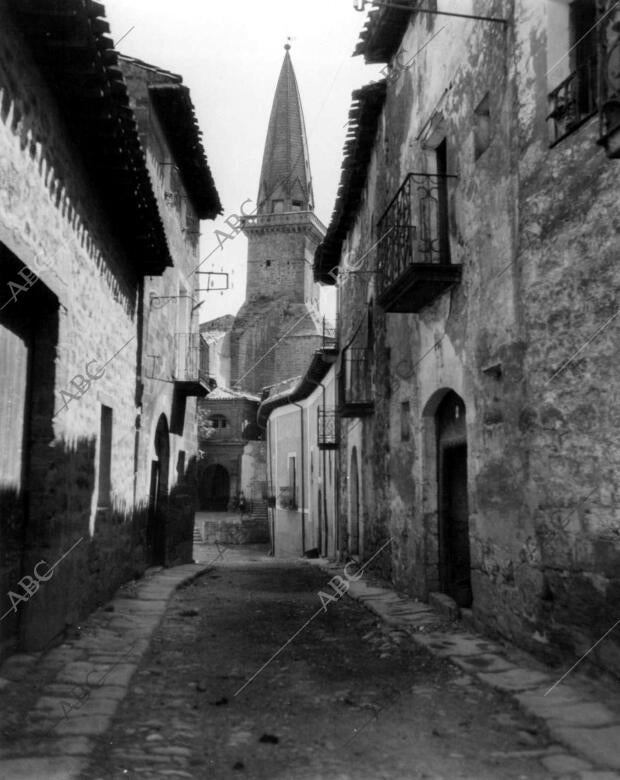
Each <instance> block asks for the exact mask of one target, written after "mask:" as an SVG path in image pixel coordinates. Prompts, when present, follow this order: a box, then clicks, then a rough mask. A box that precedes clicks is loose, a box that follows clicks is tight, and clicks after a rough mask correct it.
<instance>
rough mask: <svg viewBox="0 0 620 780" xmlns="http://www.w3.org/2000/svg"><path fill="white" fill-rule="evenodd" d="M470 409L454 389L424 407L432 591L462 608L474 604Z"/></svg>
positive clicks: (441, 392) (425, 520) (426, 515)
mask: <svg viewBox="0 0 620 780" xmlns="http://www.w3.org/2000/svg"><path fill="white" fill-rule="evenodd" d="M466 421H467V411H466V406H465V402H464V401H463V399H462V398H461V397H460V396H459V395H458V394H457V393H456V392H454V390H452V389H451V388H446V387H444V388H440V389H439V390H437V391H436V392H434V393H433V395H432V396H431V397H430V398H429V400H428V401H427V403H426V405H425V406H424V410H423V415H422V422H423V475H422V504H423V511H422V515H423V523H424V538H425V546H426V582H427V588H428V590H429V591H434V590H439V591H441V592H443V593H447V594H448V595H450V596H451V597H452V598H454V600H455V601H456V602H457V604H459V606H462V607H469V606H470V605H471V601H472V591H471V580H470V549H469V544H470V542H469V515H468V512H469V510H468V503H469V502H468V481H467V425H466Z"/></svg>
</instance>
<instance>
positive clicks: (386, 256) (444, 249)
mask: <svg viewBox="0 0 620 780" xmlns="http://www.w3.org/2000/svg"><path fill="white" fill-rule="evenodd" d="M454 178H456V177H455V176H451V175H449V174H430V173H409V174H408V175H407V177H406V178H405V181H404V182H403V183H402V185H401V187H400V189H399V190H398V192H397V193H396V195H395V196H394V197H393V198H392V201H391V203H390V205H389V206H388V207H387V209H386V210H385V212H384V214H383V215H382V217H381V219H380V220H379V221H378V223H377V234H378V236H379V237H380V240H379V243H378V247H377V254H378V259H377V270H378V276H377V285H378V296H377V302H378V303H379V305H380V306H382V307H383V308H384V309H385V311H387V312H406V313H417V312H419V311H421V309H423V308H424V307H425V306H428V305H430V304H431V303H432V302H433V301H434V300H435V299H436V298H438V297H439V296H440V295H442V294H443V293H444V292H445V291H446V290H447V289H449V288H450V287H451V286H452V285H453V284H457V283H458V282H459V281H460V280H461V266H460V265H452V264H451V263H450V242H449V229H448V184H449V182H450V180H451V179H454Z"/></svg>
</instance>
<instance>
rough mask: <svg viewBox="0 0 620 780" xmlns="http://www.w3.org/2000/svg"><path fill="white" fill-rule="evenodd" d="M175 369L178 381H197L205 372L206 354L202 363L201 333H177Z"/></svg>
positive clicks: (175, 340)
mask: <svg viewBox="0 0 620 780" xmlns="http://www.w3.org/2000/svg"><path fill="white" fill-rule="evenodd" d="M174 346H175V370H174V378H175V379H176V380H177V381H178V382H196V381H198V380H199V378H200V376H201V374H204V368H205V366H204V356H203V364H202V365H201V359H200V358H201V356H200V333H175V335H174Z"/></svg>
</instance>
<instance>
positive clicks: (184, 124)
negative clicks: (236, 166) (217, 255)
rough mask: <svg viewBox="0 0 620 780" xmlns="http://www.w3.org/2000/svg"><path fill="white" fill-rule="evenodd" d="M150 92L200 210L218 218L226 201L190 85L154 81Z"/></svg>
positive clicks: (210, 217) (193, 200) (201, 217)
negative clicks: (215, 176) (210, 160)
mask: <svg viewBox="0 0 620 780" xmlns="http://www.w3.org/2000/svg"><path fill="white" fill-rule="evenodd" d="M149 94H150V96H151V99H152V101H153V105H154V106H155V110H156V112H157V115H158V117H159V119H160V121H161V123H162V125H163V127H164V132H165V133H166V137H167V139H168V143H169V144H170V148H171V152H172V155H173V157H174V159H175V161H176V163H177V165H178V168H179V171H180V174H181V179H182V180H183V183H184V185H185V188H186V190H187V193H188V196H189V198H190V201H191V203H192V206H193V207H194V210H195V212H196V214H197V215H198V217H200V219H214V218H215V217H216V216H217V215H218V214H221V213H222V204H221V203H220V198H219V195H218V193H217V190H216V188H215V182H214V181H213V176H212V174H211V169H210V168H209V164H208V163H207V156H206V154H205V150H204V147H203V144H202V131H201V130H200V128H199V126H198V121H197V119H196V114H195V112H194V106H193V103H192V100H191V98H190V94H189V89H188V88H187V87H186V86H184V85H183V84H178V83H177V84H174V83H170V84H151V85H149Z"/></svg>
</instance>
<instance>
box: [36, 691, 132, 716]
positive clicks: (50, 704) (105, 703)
mask: <svg viewBox="0 0 620 780" xmlns="http://www.w3.org/2000/svg"><path fill="white" fill-rule="evenodd" d="M117 707H118V702H116V701H114V700H113V699H103V698H95V697H93V696H92V695H89V696H88V698H85V699H83V700H82V699H80V698H72V697H69V696H66V697H62V698H60V697H54V696H42V697H41V698H40V699H39V700H38V701H37V702H36V704H35V706H34V710H33V714H34V713H36V712H42V713H44V714H45V715H46V716H51V717H56V718H62V717H72V716H73V717H75V715H76V714H77V713H78V712H79V713H80V714H83V715H86V714H88V715H113V714H114V712H116V709H117Z"/></svg>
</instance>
